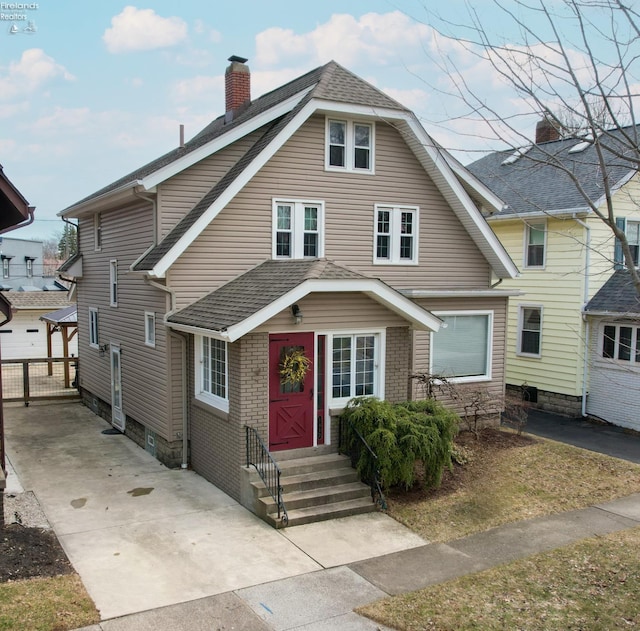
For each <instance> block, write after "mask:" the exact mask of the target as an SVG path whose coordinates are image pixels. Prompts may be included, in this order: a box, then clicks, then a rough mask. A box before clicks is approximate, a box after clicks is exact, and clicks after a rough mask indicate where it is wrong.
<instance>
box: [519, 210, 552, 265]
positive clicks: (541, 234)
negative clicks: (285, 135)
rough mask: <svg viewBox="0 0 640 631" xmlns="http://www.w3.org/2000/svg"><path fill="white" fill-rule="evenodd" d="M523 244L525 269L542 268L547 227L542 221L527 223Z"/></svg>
mask: <svg viewBox="0 0 640 631" xmlns="http://www.w3.org/2000/svg"><path fill="white" fill-rule="evenodd" d="M525 235H526V237H525V238H526V244H525V260H524V265H525V267H544V263H545V249H546V248H545V246H546V239H547V226H546V224H545V222H544V221H540V222H534V223H528V224H527V227H526V230H525Z"/></svg>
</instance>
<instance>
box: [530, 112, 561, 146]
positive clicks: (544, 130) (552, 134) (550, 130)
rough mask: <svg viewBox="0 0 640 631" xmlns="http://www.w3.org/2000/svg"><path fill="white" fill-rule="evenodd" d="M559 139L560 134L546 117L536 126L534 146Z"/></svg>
mask: <svg viewBox="0 0 640 631" xmlns="http://www.w3.org/2000/svg"><path fill="white" fill-rule="evenodd" d="M559 139H560V132H559V131H558V130H557V128H556V127H555V125H554V124H553V122H552V121H550V120H549V119H548V118H547V117H546V116H545V117H544V118H543V119H542V120H541V121H538V124H537V125H536V145H539V144H541V143H543V142H552V141H554V140H559Z"/></svg>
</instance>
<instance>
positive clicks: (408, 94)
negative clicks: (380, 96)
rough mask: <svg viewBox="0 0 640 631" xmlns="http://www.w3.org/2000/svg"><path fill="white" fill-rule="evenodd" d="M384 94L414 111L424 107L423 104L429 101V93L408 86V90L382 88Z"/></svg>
mask: <svg viewBox="0 0 640 631" xmlns="http://www.w3.org/2000/svg"><path fill="white" fill-rule="evenodd" d="M382 90H383V92H384V93H385V94H388V95H389V96H390V97H391V98H392V99H395V100H396V101H398V103H401V104H402V105H404V106H405V107H408V108H409V109H410V110H412V111H414V112H418V111H421V110H424V109H425V105H426V104H427V103H428V102H429V93H428V92H427V91H426V90H421V89H420V88H410V89H408V90H398V89H396V88H382Z"/></svg>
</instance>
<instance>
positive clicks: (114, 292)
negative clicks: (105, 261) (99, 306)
mask: <svg viewBox="0 0 640 631" xmlns="http://www.w3.org/2000/svg"><path fill="white" fill-rule="evenodd" d="M109 304H110V305H111V306H112V307H117V306H118V261H116V260H115V259H113V260H111V261H109Z"/></svg>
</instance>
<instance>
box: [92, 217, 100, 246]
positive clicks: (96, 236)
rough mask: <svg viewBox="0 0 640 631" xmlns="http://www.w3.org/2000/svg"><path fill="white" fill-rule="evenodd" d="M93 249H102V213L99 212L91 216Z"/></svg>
mask: <svg viewBox="0 0 640 631" xmlns="http://www.w3.org/2000/svg"><path fill="white" fill-rule="evenodd" d="M93 249H94V250H95V251H96V252H98V251H100V250H101V249H102V215H101V214H100V213H96V214H95V215H94V216H93Z"/></svg>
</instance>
